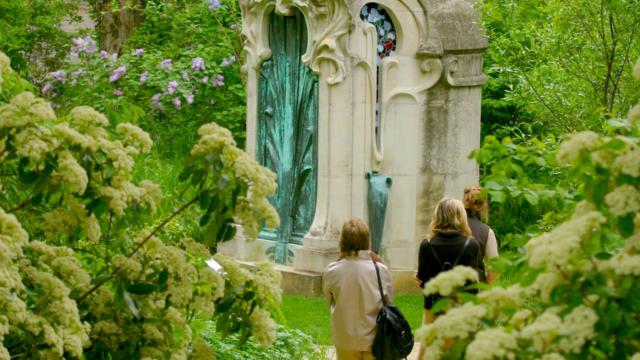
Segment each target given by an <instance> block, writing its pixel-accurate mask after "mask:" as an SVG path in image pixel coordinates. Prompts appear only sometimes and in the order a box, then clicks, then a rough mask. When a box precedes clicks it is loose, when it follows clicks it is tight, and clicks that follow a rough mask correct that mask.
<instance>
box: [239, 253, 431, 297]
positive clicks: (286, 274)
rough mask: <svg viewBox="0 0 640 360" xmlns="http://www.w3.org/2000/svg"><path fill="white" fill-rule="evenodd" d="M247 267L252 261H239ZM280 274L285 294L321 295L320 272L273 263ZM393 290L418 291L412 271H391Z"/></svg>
mask: <svg viewBox="0 0 640 360" xmlns="http://www.w3.org/2000/svg"><path fill="white" fill-rule="evenodd" d="M239 262H240V263H241V264H242V265H244V266H247V267H252V266H254V264H255V262H253V261H239ZM273 267H274V268H275V269H276V270H278V271H279V272H280V274H281V275H282V282H281V283H280V287H281V288H282V292H283V293H284V294H287V295H303V296H309V297H321V296H322V273H316V272H308V271H299V270H295V269H294V268H292V267H291V266H284V265H280V264H273ZM391 278H392V281H393V290H394V292H395V294H406V293H416V294H417V293H419V292H420V288H418V285H417V284H416V281H415V279H414V272H413V271H394V270H392V271H391Z"/></svg>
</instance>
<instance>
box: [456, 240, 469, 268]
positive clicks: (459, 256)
mask: <svg viewBox="0 0 640 360" xmlns="http://www.w3.org/2000/svg"><path fill="white" fill-rule="evenodd" d="M470 242H471V236H469V237H468V238H467V240H466V241H465V242H464V246H462V251H460V254H458V258H457V259H456V261H455V262H454V263H453V267H455V266H456V265H458V262H459V261H460V259H462V255H464V252H465V251H467V248H468V247H469V243H470Z"/></svg>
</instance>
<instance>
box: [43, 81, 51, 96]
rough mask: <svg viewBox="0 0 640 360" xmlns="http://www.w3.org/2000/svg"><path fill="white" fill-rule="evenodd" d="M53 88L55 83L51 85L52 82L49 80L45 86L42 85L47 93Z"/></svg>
mask: <svg viewBox="0 0 640 360" xmlns="http://www.w3.org/2000/svg"><path fill="white" fill-rule="evenodd" d="M51 89H53V85H51V83H49V82H48V83H46V84H44V86H43V87H42V93H43V94H47V93H49V92H50V91H51Z"/></svg>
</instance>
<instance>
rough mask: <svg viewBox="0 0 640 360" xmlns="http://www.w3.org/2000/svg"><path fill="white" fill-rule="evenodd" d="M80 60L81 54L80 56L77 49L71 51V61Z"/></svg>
mask: <svg viewBox="0 0 640 360" xmlns="http://www.w3.org/2000/svg"><path fill="white" fill-rule="evenodd" d="M78 60H80V56H78V53H77V52H75V51H72V52H70V53H69V61H71V62H72V63H75V62H78Z"/></svg>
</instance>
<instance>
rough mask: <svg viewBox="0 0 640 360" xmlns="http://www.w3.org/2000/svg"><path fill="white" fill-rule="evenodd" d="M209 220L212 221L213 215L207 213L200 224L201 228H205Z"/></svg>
mask: <svg viewBox="0 0 640 360" xmlns="http://www.w3.org/2000/svg"><path fill="white" fill-rule="evenodd" d="M209 219H211V213H209V212H207V213H205V214H204V215H202V217H201V218H200V221H199V222H198V224H200V226H201V227H202V226H205V225H207V223H208V222H209Z"/></svg>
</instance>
